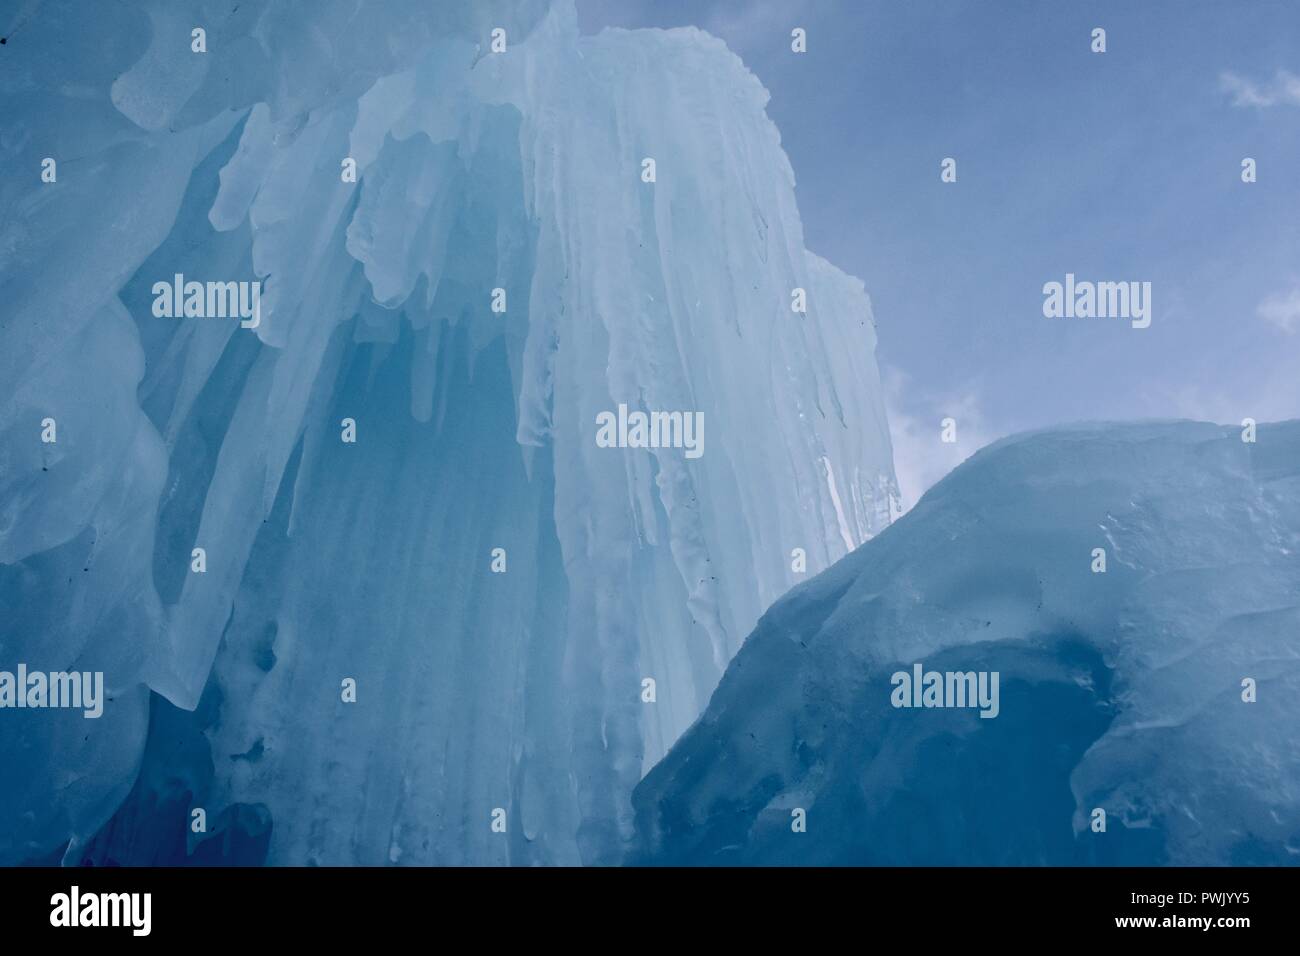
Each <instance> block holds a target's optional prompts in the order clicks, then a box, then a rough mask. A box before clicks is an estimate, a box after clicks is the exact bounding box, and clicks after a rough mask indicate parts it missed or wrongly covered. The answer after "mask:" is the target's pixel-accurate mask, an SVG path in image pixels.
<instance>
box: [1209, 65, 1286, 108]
mask: <svg viewBox="0 0 1300 956" xmlns="http://www.w3.org/2000/svg"><path fill="white" fill-rule="evenodd" d="M1219 88H1220V89H1221V90H1223V91H1224V92H1225V93H1227V94H1228V95H1229V96H1231V97H1232V105H1233V106H1253V107H1255V108H1256V109H1263V108H1265V107H1268V106H1277V105H1279V104H1282V105H1285V106H1300V76H1296V75H1295V74H1294V73H1291V72H1289V71H1287V70H1278V71H1277V73H1276V74H1275V75H1274V76H1273V79H1271V80H1265V81H1263V82H1256V81H1255V80H1251V79H1247V78H1246V77H1244V76H1241V75H1240V74H1237V73H1232V72H1230V71H1229V72H1224V73H1221V74H1220V75H1219Z"/></svg>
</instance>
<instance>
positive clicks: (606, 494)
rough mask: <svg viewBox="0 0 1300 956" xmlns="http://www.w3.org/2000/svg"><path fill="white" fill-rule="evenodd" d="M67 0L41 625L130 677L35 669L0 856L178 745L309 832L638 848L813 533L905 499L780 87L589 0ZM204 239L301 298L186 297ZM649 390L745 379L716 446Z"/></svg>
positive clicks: (816, 564)
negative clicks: (790, 138) (781, 126)
mask: <svg viewBox="0 0 1300 956" xmlns="http://www.w3.org/2000/svg"><path fill="white" fill-rule="evenodd" d="M24 9H25V10H27V9H31V10H33V11H34V12H31V13H28V14H26V20H25V21H24V24H23V26H22V30H21V32H20V33H17V34H16V39H15V41H14V42H12V43H10V44H8V45H7V46H6V48H5V52H4V70H3V71H0V98H2V99H3V112H4V129H3V135H2V137H0V148H2V149H3V151H4V159H5V164H6V166H7V167H9V168H12V169H16V170H32V171H33V174H32V176H31V177H30V178H24V177H23V176H8V175H6V176H5V177H2V178H0V213H2V214H0V251H2V254H0V294H2V295H0V297H2V299H3V302H4V306H3V313H2V315H0V382H3V383H4V388H3V389H0V562H3V564H0V601H2V602H3V607H4V611H5V614H4V615H3V623H2V624H0V666H3V665H4V664H5V663H11V662H13V661H17V660H23V661H26V662H28V663H29V664H30V665H31V666H33V667H44V668H45V669H50V670H53V669H67V668H72V667H76V668H78V669H99V670H103V671H104V672H105V675H106V680H107V682H108V684H109V686H110V689H111V694H110V696H111V697H112V702H111V704H110V705H109V708H108V710H107V712H106V714H105V716H104V717H103V718H102V719H101V720H99V721H85V720H83V719H82V718H81V717H80V715H74V716H71V717H68V719H66V720H65V719H64V717H65V716H66V715H64V714H58V715H57V716H51V712H21V713H19V712H15V711H10V712H7V713H6V714H5V717H4V725H3V726H4V732H3V733H0V765H2V766H4V767H5V768H6V770H7V773H6V778H7V780H10V781H20V783H17V784H15V783H6V784H5V785H4V786H3V787H0V862H12V861H14V860H22V859H28V858H37V857H41V858H43V857H45V856H46V855H48V854H50V853H54V852H58V851H59V848H60V847H62V846H63V845H64V844H65V843H67V842H68V841H69V840H72V841H73V848H72V849H71V850H69V857H68V858H69V859H76V858H77V853H79V852H81V848H82V847H84V846H85V845H86V844H87V841H89V840H90V838H91V837H92V835H94V834H95V833H96V831H98V830H99V829H100V827H101V826H102V825H103V824H104V822H105V820H106V819H107V818H108V817H109V815H111V814H112V813H113V811H114V809H115V808H116V807H117V806H118V805H119V804H120V803H121V802H122V800H123V799H124V798H125V797H126V795H127V793H128V791H131V790H132V787H133V786H134V787H135V790H134V791H133V792H132V796H131V797H130V800H131V801H132V805H133V806H135V807H142V806H154V805H159V806H168V804H167V802H166V801H167V800H171V801H173V802H175V801H181V803H180V804H179V812H180V813H181V817H180V819H181V820H183V819H185V814H187V813H188V808H189V805H191V804H193V805H197V804H200V803H201V804H202V805H204V806H206V808H207V809H208V812H209V817H210V819H212V820H216V819H218V817H220V818H221V819H224V820H227V821H229V825H230V826H231V827H243V828H244V830H243V831H241V832H248V828H250V827H252V828H254V829H255V828H257V827H263V828H265V827H266V826H267V821H269V825H270V827H271V832H270V834H269V855H268V859H269V861H271V862H278V863H306V862H318V863H386V862H402V863H410V862H416V863H428V862H444V863H462V862H472V863H494V862H495V863H505V862H510V863H527V862H577V861H580V860H581V861H587V862H608V861H613V860H616V859H618V858H619V857H620V856H621V854H622V852H623V849H624V847H625V846H626V845H627V843H628V841H629V839H630V838H631V836H632V831H633V820H632V812H631V804H630V800H629V797H630V793H631V791H632V788H633V787H634V785H635V784H636V783H637V781H638V780H639V779H640V777H641V776H642V773H643V771H644V770H645V768H647V767H648V766H649V765H651V764H652V763H653V762H654V761H655V760H656V759H657V758H658V757H659V756H660V755H662V754H663V753H664V751H665V750H666V748H667V747H668V746H669V745H670V744H671V743H672V741H673V740H674V739H676V738H677V736H678V735H679V734H680V733H681V732H682V731H683V730H684V729H685V728H686V727H687V726H688V725H689V724H690V723H691V721H692V720H694V719H695V717H696V716H697V715H698V714H699V712H700V710H701V709H702V708H703V706H704V704H705V703H706V701H707V700H708V697H709V694H710V693H711V691H712V690H713V688H714V686H715V684H716V682H717V680H718V679H719V677H720V675H721V673H722V669H723V667H724V666H725V665H726V663H727V661H728V660H729V659H730V658H731V656H732V655H733V654H734V653H735V652H736V650H737V648H738V647H739V645H740V642H741V640H742V638H743V637H744V635H745V634H747V633H748V632H749V631H750V630H751V628H752V627H753V625H754V623H755V621H756V620H757V619H758V617H759V615H760V613H761V612H762V610H763V609H764V608H765V607H767V606H768V605H769V604H770V603H771V602H772V601H774V600H775V599H776V598H777V597H778V596H780V595H781V594H782V593H783V592H785V591H786V590H787V589H788V588H789V587H790V586H791V585H793V584H794V583H796V582H797V580H799V578H800V577H801V575H798V574H797V573H795V572H794V571H793V570H792V568H791V552H792V550H793V549H795V548H802V549H804V550H805V551H806V552H807V560H808V568H809V573H814V572H816V571H818V570H820V569H822V568H825V567H828V566H829V565H830V564H831V563H833V562H834V561H835V560H837V559H839V558H841V557H842V556H844V555H845V554H846V553H847V551H848V550H849V549H850V548H851V547H853V546H856V545H858V544H860V543H862V542H863V541H865V540H867V539H868V538H870V537H871V536H872V535H874V534H876V533H878V532H879V531H880V530H881V529H882V528H884V527H885V526H886V525H887V524H888V521H889V516H890V513H891V510H890V509H891V500H892V495H893V491H894V481H893V468H892V456H891V451H890V446H889V437H888V430H887V427H886V422H885V417H884V411H883V405H882V400H881V389H880V384H879V377H878V373H877V370H876V366H875V360H874V348H875V330H874V325H873V320H872V316H871V309H870V304H869V302H868V300H867V297H866V294H865V292H864V290H863V288H862V285H861V283H860V282H858V281H857V280H854V279H852V278H850V277H848V276H845V275H844V274H842V273H841V272H839V271H838V270H836V269H835V268H834V267H833V266H831V265H829V264H828V263H826V262H824V261H823V260H821V259H819V258H817V257H816V256H814V255H812V254H811V253H809V252H808V251H807V250H806V249H805V248H804V242H803V236H802V231H801V226H800V220H799V216H798V211H797V209H796V206H795V201H794V191H793V186H794V180H793V175H792V172H791V169H790V166H789V164H788V162H787V161H786V158H785V155H784V153H783V152H782V150H781V147H780V142H779V136H778V134H777V131H776V129H775V127H774V126H773V125H772V124H771V123H770V122H769V121H768V119H767V118H766V116H765V114H764V107H765V103H766V93H765V91H764V90H763V88H762V86H761V85H760V84H759V83H758V81H757V80H756V79H755V78H754V77H753V76H752V75H751V74H749V73H748V71H747V70H746V69H745V68H744V66H743V65H742V64H741V62H740V61H739V60H738V59H737V58H736V57H735V56H733V55H732V54H731V53H729V52H728V51H727V49H726V48H725V46H724V45H723V44H722V43H720V42H719V41H717V40H715V39H713V38H710V37H708V36H707V35H705V34H703V33H700V32H698V31H695V30H676V31H669V32H658V31H638V32H626V31H606V32H604V33H601V34H599V35H597V36H594V37H582V38H580V37H579V36H578V33H577V29H576V18H575V15H574V12H573V8H572V4H571V3H570V2H569V0H563V2H558V3H556V4H555V5H554V8H553V9H549V10H548V9H547V7H546V5H545V4H542V3H509V4H507V3H483V2H469V0H462V2H455V3H452V2H447V3H441V2H440V3H434V4H431V3H428V2H427V0H418V2H417V0H409V2H397V0H385V2H382V3H381V2H357V0H322V2H317V3H313V4H310V5H273V4H258V3H242V4H238V5H230V4H224V3H221V4H218V3H206V2H199V0H187V2H178V0H168V2H163V0H156V2H151V3H143V4H139V5H136V6H128V7H118V6H117V5H114V7H113V9H112V11H111V12H108V11H105V12H103V13H102V14H101V15H98V16H92V15H88V14H87V12H86V7H85V6H84V5H77V4H70V3H57V2H51V3H46V4H41V5H39V7H32V8H24ZM198 25H203V26H205V28H206V31H207V41H206V42H207V48H208V52H207V53H206V54H195V53H193V52H192V51H191V49H190V43H191V30H192V29H193V28H194V27H195V26H198ZM496 27H501V28H503V29H505V31H506V34H507V36H508V42H509V48H508V52H507V53H505V54H494V53H491V52H489V48H488V44H489V42H490V40H489V35H490V32H491V30H492V29H493V28H496ZM19 41H21V42H19ZM52 77H57V78H58V79H57V80H55V79H52ZM45 156H52V157H55V158H57V160H58V163H59V166H58V181H57V183H55V184H49V185H44V184H41V183H39V180H38V175H37V172H38V171H39V168H40V161H41V159H42V158H43V157H45ZM344 157H352V158H353V159H355V160H356V161H357V169H358V182H357V183H355V184H354V183H347V182H343V181H342V179H341V176H340V165H341V161H342V160H343V158H344ZM647 157H650V158H653V159H654V160H655V162H656V169H657V177H656V181H655V182H654V183H646V182H643V181H642V179H641V171H642V160H643V159H645V158H647ZM176 273H183V274H185V276H186V277H187V278H190V279H198V280H200V281H203V280H216V281H253V280H258V281H261V282H262V283H263V287H264V288H263V292H264V294H263V298H262V312H261V322H260V325H259V326H258V327H257V328H256V329H240V328H239V327H238V325H237V323H232V322H226V321H219V320H206V319H204V320H198V319H189V320H175V319H160V318H155V317H154V316H153V314H152V312H151V305H152V300H153V294H152V291H151V290H152V286H153V284H154V283H155V282H157V281H159V280H162V281H170V280H171V278H172V276H173V275H174V274H176ZM496 288H501V289H504V290H505V294H506V300H507V303H508V306H507V312H506V313H505V314H504V315H501V314H497V313H493V312H492V311H491V310H490V308H489V303H490V301H491V292H492V290H493V289H496ZM795 288H803V289H805V290H806V292H807V297H808V313H807V315H800V314H797V313H794V312H792V310H791V296H792V290H793V289H795ZM620 403H625V404H627V405H628V406H629V407H632V408H640V409H647V410H653V409H664V410H690V411H699V412H702V413H703V416H704V420H705V423H706V427H705V437H706V444H705V454H704V455H703V456H702V457H700V458H698V459H686V458H684V457H683V455H682V453H681V450H680V449H658V450H655V451H653V452H651V451H611V450H610V449H604V448H598V447H597V445H596V443H595V441H594V431H595V418H596V415H597V414H598V413H599V412H601V411H607V410H613V409H616V408H617V406H618V405H619V404H620ZM46 416H50V417H54V418H55V419H57V421H58V441H57V443H56V444H53V445H46V444H41V443H39V441H37V436H38V435H39V431H40V422H41V420H42V419H43V418H44V417H46ZM344 418H352V419H355V421H356V422H357V434H358V438H357V443H356V444H355V445H351V444H344V443H342V442H341V441H340V423H341V421H342V419H344ZM194 547H202V548H204V549H205V551H206V555H207V570H206V572H205V573H203V574H195V573H191V572H190V569H189V563H190V554H191V549H192V548H194ZM497 547H500V548H505V549H506V551H507V554H508V572H507V573H506V574H500V575H498V574H493V573H491V572H490V570H489V561H490V553H491V551H492V549H493V548H497ZM344 678H353V679H355V680H356V681H357V687H358V702H357V704H355V705H345V704H342V703H341V702H340V694H339V687H340V682H341V681H342V680H343V679H344ZM644 678H653V679H654V680H655V681H656V682H657V689H658V701H657V703H656V704H655V705H654V706H648V705H646V704H643V703H642V701H641V687H642V680H643V679H644ZM149 690H152V691H155V692H157V694H159V695H162V697H165V698H166V700H167V701H169V702H170V705H168V704H165V703H163V702H162V701H161V700H158V699H155V700H154V702H153V705H152V707H151V706H150V700H149V694H148V691H149ZM171 705H174V707H177V708H180V709H181V711H183V712H190V711H192V712H193V713H192V714H189V716H186V714H185V713H178V712H175V711H174V710H173V709H169V707H170V706H171ZM151 714H152V720H153V724H154V737H153V738H152V741H153V742H152V743H151V745H150V748H149V749H148V750H146V747H145V743H146V727H147V726H148V722H149V721H150V719H151ZM187 722H188V723H187ZM162 726H166V727H168V728H173V729H175V728H178V727H179V728H181V729H179V730H176V733H175V734H172V735H170V736H168V737H167V740H183V741H185V743H184V744H183V747H184V748H188V749H186V750H185V753H184V755H183V759H181V757H180V756H178V755H177V754H176V753H174V752H171V751H168V750H166V749H165V747H163V745H162V743H161V738H160V736H159V735H160V734H161V731H160V730H159V729H158V728H159V727H162ZM155 743H156V744H157V746H155ZM176 746H182V745H180V744H178V745H176ZM209 748H210V756H209V752H208V749H209ZM52 754H55V755H58V756H57V759H52V758H51V755H52ZM182 766H183V767H185V768H188V769H184V770H181V769H176V768H177V767H182ZM205 767H206V769H204V768H205ZM140 768H143V769H142V770H141V769H140ZM195 768H198V769H195ZM138 771H139V773H138V774H137V772H138ZM137 776H138V782H137ZM191 794H192V796H190V795H191ZM187 801H188V802H187ZM496 807H501V808H504V809H506V810H507V814H508V820H509V826H508V830H507V833H506V834H505V835H504V836H502V835H500V834H495V833H493V832H491V830H490V828H489V825H488V824H489V820H490V817H489V815H490V813H491V810H492V809H493V808H496ZM177 825H178V826H179V825H180V824H179V823H178V824H177ZM125 827H126V825H125V823H124V824H123V826H122V827H121V828H118V829H117V831H116V832H117V836H115V837H114V838H113V840H116V841H121V840H124V839H126V838H125V837H123V836H122V833H123V832H125ZM262 836H263V837H265V836H267V835H266V834H265V833H263V834H262ZM105 839H107V838H105ZM190 849H191V850H194V849H195V848H194V846H193V844H191V847H190ZM119 850H121V852H124V853H127V854H128V855H129V854H130V853H131V852H133V851H132V850H131V848H130V847H126V848H125V849H122V848H121V846H120V842H112V841H109V842H107V843H106V842H105V840H100V841H97V842H96V844H95V845H94V846H92V847H90V849H89V850H86V852H88V853H90V854H92V855H97V857H98V858H103V855H104V854H108V855H109V856H112V855H113V854H115V853H118V852H119ZM159 852H161V851H159ZM114 858H117V857H114Z"/></svg>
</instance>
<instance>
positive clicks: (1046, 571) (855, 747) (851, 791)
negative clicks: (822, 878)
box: [634, 421, 1300, 865]
mask: <svg viewBox="0 0 1300 956" xmlns="http://www.w3.org/2000/svg"><path fill="white" fill-rule="evenodd" d="M1243 437H1250V436H1249V434H1248V433H1246V432H1243V430H1242V429H1238V428H1228V427H1223V426H1217V425H1208V424H1198V423H1191V422H1178V423H1167V424H1166V423H1161V424H1149V425H1147V424H1142V425H1122V426H1121V425H1085V426H1077V427H1071V428H1063V429H1057V430H1052V431H1047V432H1042V433H1036V434H1031V435H1026V436H1019V437H1015V438H1011V439H1006V440H1003V441H1001V442H998V443H996V444H995V445H993V446H990V447H988V448H986V449H984V450H982V451H980V452H978V453H977V454H976V455H975V456H974V457H973V458H972V459H970V460H969V461H968V462H966V463H965V464H964V465H962V466H961V467H959V468H957V469H956V470H955V471H954V472H953V473H952V474H950V475H949V476H948V477H947V478H946V479H944V480H943V481H942V482H940V483H939V484H938V485H936V486H935V487H934V488H933V489H931V491H930V492H929V493H928V494H926V495H925V496H924V497H923V498H922V499H921V501H920V503H919V504H918V505H917V506H916V508H914V509H913V510H912V511H911V512H909V513H908V514H907V515H905V516H904V517H903V518H901V519H900V520H899V521H897V522H895V523H894V524H893V525H892V526H891V527H890V528H888V529H887V530H886V531H885V532H884V533H883V534H881V535H879V536H878V537H876V538H875V539H874V540H872V541H870V542H868V543H867V544H866V545H864V546H863V547H861V548H859V549H858V550H857V551H855V552H854V553H853V554H852V555H850V556H849V557H847V558H845V559H843V560H842V561H840V562H839V563H838V564H836V565H835V566H834V567H832V568H831V569H830V570H828V571H826V572H824V573H823V574H821V575H819V576H818V577H817V578H815V579H813V580H811V581H809V582H806V583H805V584H802V585H799V586H797V587H796V588H795V589H794V590H792V591H791V592H790V593H789V594H788V595H786V596H785V597H784V598H782V599H781V600H780V601H779V602H778V603H777V604H776V605H775V606H774V607H773V608H772V609H771V610H770V611H768V612H767V613H766V614H765V615H764V616H763V618H762V620H761V621H760V622H759V625H758V627H757V629H756V630H755V632H754V633H753V634H752V635H751V636H750V637H749V639H748V640H747V641H746V643H745V645H744V647H743V648H742V649H741V651H740V652H739V653H738V654H737V655H736V657H735V659H734V660H733V661H732V663H731V665H730V667H729V668H728V670H727V673H726V675H725V676H724V677H723V679H722V682H721V683H720V685H719V687H718V690H717V691H716V693H715V694H714V697H713V699H712V701H711V702H710V704H709V707H708V709H707V710H706V711H705V713H704V715H703V716H702V717H701V718H700V720H699V721H698V722H697V723H696V724H695V725H694V726H693V727H692V728H691V729H690V730H689V731H687V733H686V734H684V735H683V736H682V737H681V738H680V740H679V741H678V743H677V744H676V745H675V746H674V747H673V749H672V750H671V752H670V753H669V754H668V756H667V757H666V758H665V759H664V760H663V761H662V762H661V763H660V764H659V765H658V766H656V767H655V768H654V769H653V770H651V771H650V773H649V774H648V775H647V777H646V779H645V780H644V781H643V782H642V783H641V785H640V786H639V787H638V789H637V791H636V793H635V795H634V803H635V806H636V808H637V828H638V835H639V848H638V850H637V852H636V856H635V858H636V859H638V860H639V861H641V862H650V863H693V864H711V863H730V864H777V863H794V864H847V863H855V864H856V863H865V864H931V865H950V864H995V865H999V864H1115V863H1122V864H1176V865H1182V864H1207V865H1218V864H1235V865H1242V864H1294V863H1295V862H1296V859H1297V854H1300V643H1298V642H1297V640H1296V635H1297V634H1300V422H1296V421H1292V422H1287V423H1283V424H1277V425H1260V426H1259V428H1258V431H1257V432H1256V433H1255V434H1254V438H1255V439H1256V440H1255V441H1254V442H1253V443H1251V442H1248V441H1243ZM1098 549H1100V550H1101V551H1103V552H1104V557H1105V564H1104V568H1105V570H1104V571H1101V570H1100V568H1102V567H1103V565H1102V563H1101V560H1100V559H1099V557H1098V556H1097V555H1096V554H1095V552H1096V551H1097V550H1098ZM917 663H922V664H923V665H924V668H925V670H927V671H929V670H931V669H933V670H934V671H936V672H944V673H946V672H957V673H970V672H976V673H980V672H986V673H990V674H992V673H997V674H999V675H1000V686H1001V690H1000V698H1001V699H1000V710H999V713H998V715H997V716H996V717H995V718H993V719H981V717H980V716H979V715H978V714H977V712H976V711H974V710H972V709H969V708H941V707H934V708H930V709H927V708H922V709H915V708H911V707H896V706H894V705H893V702H892V701H891V693H892V692H893V687H892V675H893V674H894V673H896V672H900V671H901V672H904V673H905V672H908V671H911V670H912V669H913V667H914V665H915V664H917ZM800 810H801V811H803V812H802V814H800V813H798V812H797V811H800ZM1098 810H1101V811H1104V812H1105V818H1104V822H1105V824H1106V826H1105V830H1104V832H1103V831H1101V830H1100V829H1099V828H1098V826H1097V823H1098V822H1101V821H1102V820H1103V818H1102V817H1100V816H1099V815H1098V814H1097V811H1098ZM796 821H798V825H796ZM800 827H802V828H803V832H797V830H798V829H799V828H800Z"/></svg>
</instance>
